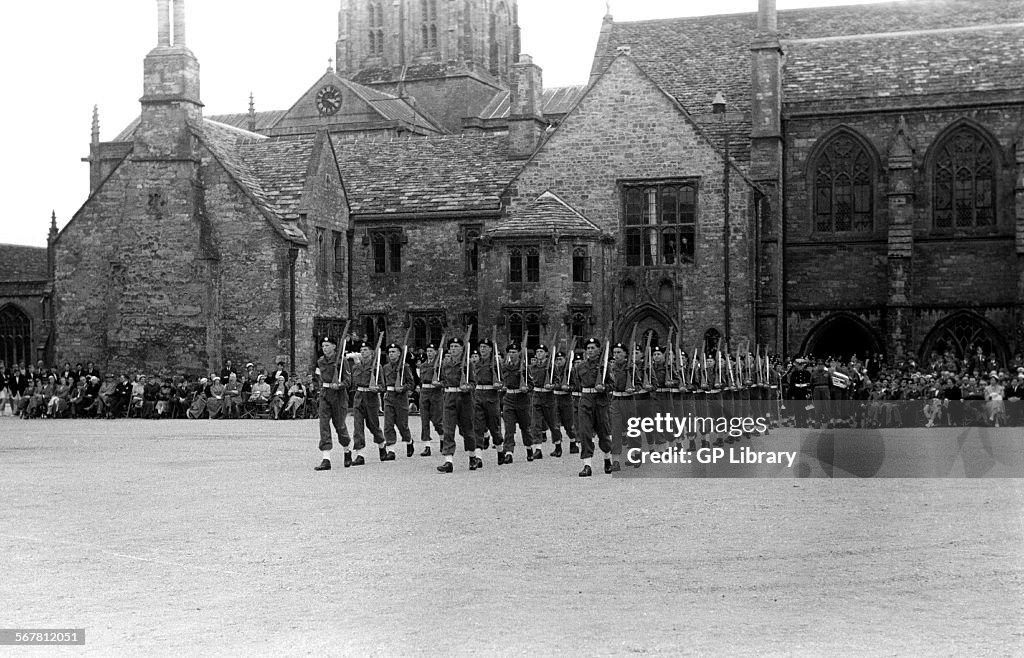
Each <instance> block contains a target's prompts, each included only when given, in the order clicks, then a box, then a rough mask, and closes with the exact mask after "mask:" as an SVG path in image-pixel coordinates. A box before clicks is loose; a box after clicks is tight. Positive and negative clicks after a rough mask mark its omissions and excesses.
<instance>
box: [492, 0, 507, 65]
mask: <svg viewBox="0 0 1024 658" xmlns="http://www.w3.org/2000/svg"><path fill="white" fill-rule="evenodd" d="M491 20H492V21H493V25H494V28H493V33H492V38H493V39H494V45H493V47H492V48H491V74H492V75H494V76H497V77H499V78H504V77H505V76H507V75H508V68H509V31H510V22H511V21H510V20H509V13H508V7H506V6H505V3H504V2H499V3H498V6H497V7H495V9H494V13H493V14H492V15H491Z"/></svg>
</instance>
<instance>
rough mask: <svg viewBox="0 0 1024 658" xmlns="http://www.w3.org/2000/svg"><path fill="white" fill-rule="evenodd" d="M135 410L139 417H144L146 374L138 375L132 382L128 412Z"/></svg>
mask: <svg viewBox="0 0 1024 658" xmlns="http://www.w3.org/2000/svg"><path fill="white" fill-rule="evenodd" d="M132 411H135V412H136V413H137V414H138V416H139V418H143V417H145V412H146V376H145V375H139V376H138V377H137V378H136V379H135V383H134V384H132V390H131V399H130V401H129V402H128V413H129V414H131V412H132Z"/></svg>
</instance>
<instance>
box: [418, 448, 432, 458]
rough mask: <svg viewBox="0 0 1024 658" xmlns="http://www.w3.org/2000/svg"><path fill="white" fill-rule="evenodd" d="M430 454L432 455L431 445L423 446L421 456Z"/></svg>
mask: <svg viewBox="0 0 1024 658" xmlns="http://www.w3.org/2000/svg"><path fill="white" fill-rule="evenodd" d="M429 456H430V446H425V447H424V448H423V452H421V453H420V457H429Z"/></svg>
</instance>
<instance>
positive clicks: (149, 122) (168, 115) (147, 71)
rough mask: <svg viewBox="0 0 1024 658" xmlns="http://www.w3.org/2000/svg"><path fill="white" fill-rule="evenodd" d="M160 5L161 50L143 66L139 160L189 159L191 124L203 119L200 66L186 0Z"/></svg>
mask: <svg viewBox="0 0 1024 658" xmlns="http://www.w3.org/2000/svg"><path fill="white" fill-rule="evenodd" d="M171 3H173V5H174V23H173V27H174V32H173V34H172V32H171V11H170V5H171ZM156 4H157V46H156V48H154V49H153V50H151V51H150V52H149V54H148V55H146V59H145V62H144V63H143V92H142V94H143V95H142V98H141V99H140V102H141V103H142V120H141V122H140V124H139V128H138V130H136V132H135V143H136V150H135V155H136V157H142V158H146V157H183V158H189V157H191V155H192V147H191V139H189V129H188V124H189V123H190V122H191V123H193V124H196V125H199V124H200V122H201V121H202V118H203V110H202V108H203V104H202V102H201V101H200V100H199V61H198V60H197V59H196V57H195V55H193V54H192V51H190V50H189V49H188V47H187V46H186V45H185V0H157V3H156Z"/></svg>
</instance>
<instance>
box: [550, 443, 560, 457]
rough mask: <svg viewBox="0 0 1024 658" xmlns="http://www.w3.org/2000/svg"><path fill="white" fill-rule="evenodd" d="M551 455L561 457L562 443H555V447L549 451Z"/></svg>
mask: <svg viewBox="0 0 1024 658" xmlns="http://www.w3.org/2000/svg"><path fill="white" fill-rule="evenodd" d="M551 456H552V457H561V456H562V444H561V443H556V444H555V449H554V451H553V452H552V453H551Z"/></svg>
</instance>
